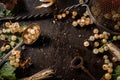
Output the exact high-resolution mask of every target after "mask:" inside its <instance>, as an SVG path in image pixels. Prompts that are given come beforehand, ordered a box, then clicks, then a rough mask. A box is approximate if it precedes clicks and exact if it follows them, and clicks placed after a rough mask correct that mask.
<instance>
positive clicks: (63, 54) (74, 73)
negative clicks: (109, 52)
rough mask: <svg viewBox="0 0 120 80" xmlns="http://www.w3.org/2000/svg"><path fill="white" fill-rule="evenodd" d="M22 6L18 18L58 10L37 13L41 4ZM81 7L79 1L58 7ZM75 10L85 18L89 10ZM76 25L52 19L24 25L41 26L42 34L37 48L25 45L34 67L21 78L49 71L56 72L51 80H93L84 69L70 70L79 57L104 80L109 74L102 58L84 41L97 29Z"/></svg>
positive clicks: (60, 0)
mask: <svg viewBox="0 0 120 80" xmlns="http://www.w3.org/2000/svg"><path fill="white" fill-rule="evenodd" d="M20 2H21V3H20V4H19V5H20V6H19V7H17V9H15V12H16V16H23V15H28V14H37V13H40V14H44V13H49V12H51V11H53V10H54V9H53V8H54V7H50V8H42V9H40V10H35V9H34V7H35V6H37V5H39V4H41V3H40V2H39V0H20ZM77 3H78V1H75V0H66V1H64V0H57V1H56V3H55V4H56V6H57V8H58V9H64V8H65V7H67V6H71V5H73V4H77ZM73 10H77V11H78V12H79V15H82V13H83V12H84V11H85V8H82V7H79V8H77V9H73ZM71 11H72V10H71ZM72 21H73V20H72V19H71V18H68V19H65V20H62V21H61V20H59V21H56V20H55V19H54V18H52V17H49V18H43V19H34V20H24V21H20V24H31V23H38V24H39V25H40V26H41V31H42V32H41V36H40V38H39V39H38V40H37V41H36V42H35V43H34V44H33V45H29V46H28V45H24V46H25V48H26V49H25V50H23V51H22V52H23V54H24V55H23V57H31V59H32V65H31V66H30V67H28V68H27V69H17V71H16V74H17V75H16V76H17V77H18V78H22V77H27V76H30V75H32V74H34V73H36V72H38V71H40V70H42V69H45V68H52V69H53V70H54V71H55V73H56V77H55V78H52V79H50V80H56V79H57V80H58V79H60V80H91V78H90V77H89V76H88V75H87V74H86V73H84V72H83V71H82V70H81V69H79V70H74V69H71V68H70V62H71V60H72V59H73V58H74V57H75V56H82V57H83V59H84V66H85V67H86V68H87V69H88V70H89V71H90V73H91V74H92V75H93V76H94V77H95V78H96V80H99V79H100V78H101V77H102V76H103V74H104V73H105V72H104V71H103V70H102V65H103V59H102V55H94V54H93V53H92V50H91V49H89V48H86V47H84V46H83V42H84V40H86V39H88V37H89V36H90V35H91V34H92V30H93V28H94V27H95V25H90V26H87V27H84V28H74V27H73V26H72ZM53 22H55V23H53Z"/></svg>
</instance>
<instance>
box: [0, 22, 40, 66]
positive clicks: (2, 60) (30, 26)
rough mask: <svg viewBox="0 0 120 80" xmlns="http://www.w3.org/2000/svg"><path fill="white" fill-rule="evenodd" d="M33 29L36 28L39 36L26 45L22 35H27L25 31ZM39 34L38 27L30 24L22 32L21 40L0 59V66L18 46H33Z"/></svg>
mask: <svg viewBox="0 0 120 80" xmlns="http://www.w3.org/2000/svg"><path fill="white" fill-rule="evenodd" d="M33 27H36V28H37V29H38V31H39V34H38V35H37V37H36V38H35V39H33V40H32V42H30V43H27V42H26V39H25V38H24V35H26V33H27V30H28V29H30V28H33ZM40 34H41V30H40V26H39V25H37V24H31V25H29V26H28V27H27V28H26V29H25V30H24V31H23V34H22V40H21V42H20V43H19V44H18V45H17V46H16V47H14V48H13V49H12V50H11V51H10V52H8V53H7V54H6V55H5V56H4V57H3V58H1V59H0V66H1V65H2V64H3V63H5V62H6V60H7V59H8V57H9V56H10V55H11V53H12V51H13V50H15V49H17V48H18V47H19V46H21V45H22V44H23V43H24V44H27V45H30V44H33V43H34V42H35V41H36V40H37V39H38V38H39V35H40Z"/></svg>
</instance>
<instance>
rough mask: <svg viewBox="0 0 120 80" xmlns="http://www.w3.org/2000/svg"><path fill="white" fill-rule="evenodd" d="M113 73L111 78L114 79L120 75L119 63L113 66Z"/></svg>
mask: <svg viewBox="0 0 120 80" xmlns="http://www.w3.org/2000/svg"><path fill="white" fill-rule="evenodd" d="M114 71H115V73H113V74H112V78H113V80H116V79H117V77H118V76H120V65H118V66H117V67H116V68H115V70H114Z"/></svg>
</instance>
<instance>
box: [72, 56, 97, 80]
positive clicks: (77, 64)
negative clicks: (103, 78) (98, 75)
mask: <svg viewBox="0 0 120 80" xmlns="http://www.w3.org/2000/svg"><path fill="white" fill-rule="evenodd" d="M83 64H84V62H83V58H82V57H81V56H77V57H75V58H73V60H72V61H71V67H72V68H73V69H79V68H81V69H82V70H83V71H84V72H85V73H87V74H88V75H89V76H90V77H91V79H92V80H96V79H95V77H94V76H93V75H92V74H91V73H90V72H89V70H88V69H87V68H85V67H84V66H83Z"/></svg>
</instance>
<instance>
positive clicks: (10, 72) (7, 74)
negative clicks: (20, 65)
mask: <svg viewBox="0 0 120 80" xmlns="http://www.w3.org/2000/svg"><path fill="white" fill-rule="evenodd" d="M15 70H16V68H15V67H13V66H11V65H10V64H9V63H8V62H6V63H5V64H4V65H3V67H2V68H1V69H0V76H2V77H3V78H5V79H8V80H16V76H15V73H14V71H15Z"/></svg>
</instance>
